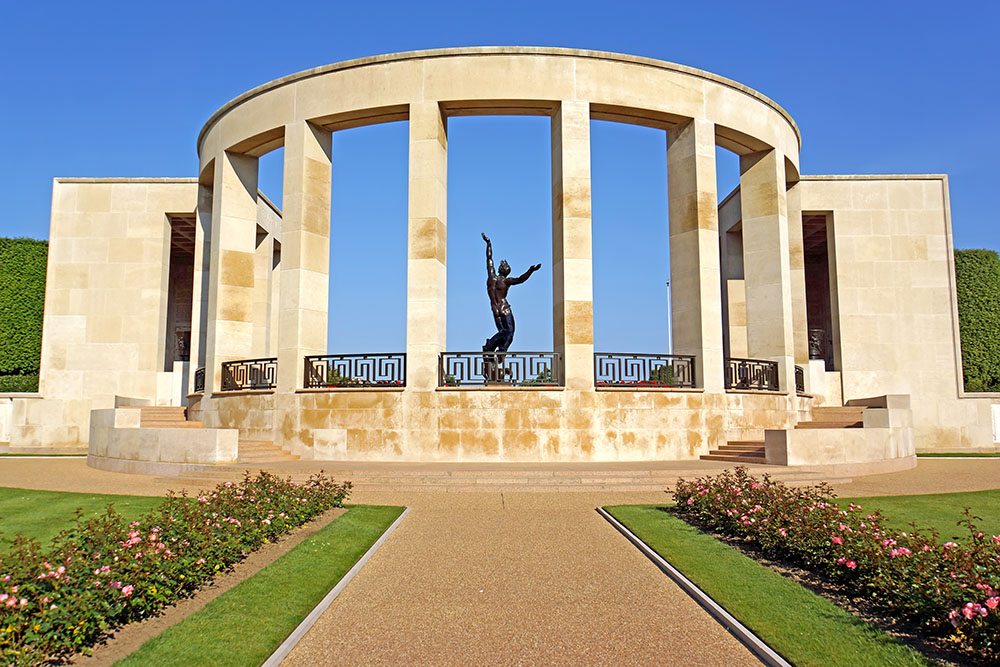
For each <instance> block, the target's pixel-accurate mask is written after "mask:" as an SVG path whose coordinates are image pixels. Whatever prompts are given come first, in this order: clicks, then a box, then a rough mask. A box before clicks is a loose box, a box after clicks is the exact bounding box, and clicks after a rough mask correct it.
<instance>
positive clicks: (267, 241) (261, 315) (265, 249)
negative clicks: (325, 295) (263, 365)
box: [253, 227, 274, 357]
mask: <svg viewBox="0 0 1000 667" xmlns="http://www.w3.org/2000/svg"><path fill="white" fill-rule="evenodd" d="M273 246H274V237H273V236H272V235H271V233H270V232H264V231H263V229H262V228H260V227H258V228H257V248H256V250H255V251H254V288H253V294H254V298H253V356H254V357H266V356H268V347H269V343H270V337H271V326H270V325H271V318H270V309H271V255H272V254H273V252H274V251H273Z"/></svg>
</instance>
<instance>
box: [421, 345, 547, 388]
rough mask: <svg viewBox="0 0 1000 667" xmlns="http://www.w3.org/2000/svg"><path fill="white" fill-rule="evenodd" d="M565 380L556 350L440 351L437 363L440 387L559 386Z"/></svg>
mask: <svg viewBox="0 0 1000 667" xmlns="http://www.w3.org/2000/svg"><path fill="white" fill-rule="evenodd" d="M564 382H565V380H564V378H563V359H562V355H561V354H559V353H557V352H442V353H441V357H440V361H439V363H438V386H441V387H466V386H473V385H507V386H513V387H561V386H563V383H564Z"/></svg>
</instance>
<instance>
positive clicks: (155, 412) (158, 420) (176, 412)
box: [135, 406, 205, 428]
mask: <svg viewBox="0 0 1000 667" xmlns="http://www.w3.org/2000/svg"><path fill="white" fill-rule="evenodd" d="M135 409H136V410H139V428H205V425H204V424H202V423H201V422H191V421H188V420H187V408H183V407H179V408H178V407H166V406H143V407H139V408H135Z"/></svg>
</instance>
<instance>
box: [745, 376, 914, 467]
mask: <svg viewBox="0 0 1000 667" xmlns="http://www.w3.org/2000/svg"><path fill="white" fill-rule="evenodd" d="M850 404H852V405H865V406H867V407H866V409H865V411H864V422H863V423H864V427H863V428H831V429H794V428H792V429H787V430H767V431H765V434H764V443H765V444H764V447H765V456H766V459H767V462H768V463H773V464H778V465H789V466H824V467H826V466H844V465H862V466H863V465H868V464H881V463H883V462H892V461H895V462H899V464H900V466H902V467H898V466H897V467H896V468H895V469H902V468H906V467H913V466H915V465H916V464H917V461H916V449H915V448H914V445H913V413H912V411H911V410H910V397H909V396H906V395H889V396H881V397H878V398H873V399H862V400H858V401H850ZM907 463H909V464H911V465H907ZM858 470H861V468H858ZM870 472H876V471H875V470H871V471H869V474H870ZM857 474H861V473H857Z"/></svg>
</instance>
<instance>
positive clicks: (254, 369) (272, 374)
mask: <svg viewBox="0 0 1000 667" xmlns="http://www.w3.org/2000/svg"><path fill="white" fill-rule="evenodd" d="M277 377H278V360H277V359H275V358H274V357H269V358H265V359H241V360H239V361H227V362H224V363H223V364H222V391H241V390H246V389H274V386H275V383H276V380H277Z"/></svg>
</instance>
